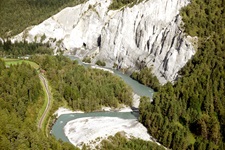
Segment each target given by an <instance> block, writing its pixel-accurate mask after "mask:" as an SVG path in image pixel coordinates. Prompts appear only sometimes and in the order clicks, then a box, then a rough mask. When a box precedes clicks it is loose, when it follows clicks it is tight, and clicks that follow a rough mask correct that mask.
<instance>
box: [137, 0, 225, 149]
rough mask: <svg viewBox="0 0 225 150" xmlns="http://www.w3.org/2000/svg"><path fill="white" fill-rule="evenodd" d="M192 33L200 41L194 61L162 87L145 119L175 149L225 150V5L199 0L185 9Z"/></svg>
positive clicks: (144, 104) (145, 111) (187, 26)
mask: <svg viewBox="0 0 225 150" xmlns="http://www.w3.org/2000/svg"><path fill="white" fill-rule="evenodd" d="M181 14H182V16H183V21H184V23H185V25H184V28H185V31H186V33H187V34H190V35H192V36H198V38H199V43H198V46H199V47H198V50H197V53H196V54H195V56H194V58H193V59H192V60H191V61H189V62H188V63H187V65H186V66H185V67H184V68H183V69H182V70H181V71H180V72H179V74H180V76H181V77H182V78H180V79H179V80H178V81H177V82H176V83H175V84H174V85H172V84H171V83H168V84H166V85H165V86H163V87H161V88H160V90H159V91H158V92H157V93H156V94H155V95H154V102H153V103H151V104H149V103H147V102H146V101H145V100H144V98H143V99H142V102H141V104H140V113H141V117H140V120H141V121H142V123H143V124H144V125H145V126H146V127H148V129H149V132H150V134H152V135H153V136H154V137H155V138H157V139H158V140H159V142H161V143H162V144H163V145H164V146H166V147H168V148H172V149H178V150H179V149H199V150H205V149H224V148H225V132H224V131H225V130H224V129H225V108H224V106H225V97H224V95H225V89H224V86H225V61H224V60H225V37H224V35H225V30H224V27H225V17H224V16H225V2H224V1H218V0H211V1H208V0H204V1H203V0H193V1H192V3H191V4H190V5H188V6H187V7H185V8H184V9H183V10H182V13H181Z"/></svg>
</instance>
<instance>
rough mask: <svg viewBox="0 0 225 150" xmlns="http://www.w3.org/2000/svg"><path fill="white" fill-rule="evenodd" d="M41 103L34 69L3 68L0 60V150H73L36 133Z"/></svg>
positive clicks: (68, 145)
mask: <svg viewBox="0 0 225 150" xmlns="http://www.w3.org/2000/svg"><path fill="white" fill-rule="evenodd" d="M42 99H43V89H42V86H41V84H40V81H39V77H38V74H37V71H36V70H35V69H33V68H32V67H31V66H30V65H29V64H27V63H22V64H21V65H11V66H10V67H9V68H6V67H5V63H4V61H2V60H1V59H0V104H1V105H0V147H1V149H4V150H8V149H9V150H10V149H23V150H25V149H58V150H60V149H64V150H66V149H67V150H69V149H75V147H74V146H72V145H71V144H68V143H62V142H61V143H60V142H58V141H56V140H55V139H54V138H53V137H48V138H47V137H46V136H45V135H44V133H43V132H39V131H38V129H37V125H36V124H37V120H36V119H37V116H38V112H39V109H40V108H41V107H42V105H43V100H42Z"/></svg>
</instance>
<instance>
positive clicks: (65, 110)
mask: <svg viewBox="0 0 225 150" xmlns="http://www.w3.org/2000/svg"><path fill="white" fill-rule="evenodd" d="M101 110H102V111H118V112H132V111H133V110H132V109H131V108H130V107H128V106H124V107H122V108H116V109H115V108H111V107H105V106H103V107H102V109H101ZM72 113H84V112H83V111H79V110H78V111H72V110H70V109H68V108H64V107H59V109H58V110H57V111H55V113H54V115H56V118H59V116H60V115H63V114H72Z"/></svg>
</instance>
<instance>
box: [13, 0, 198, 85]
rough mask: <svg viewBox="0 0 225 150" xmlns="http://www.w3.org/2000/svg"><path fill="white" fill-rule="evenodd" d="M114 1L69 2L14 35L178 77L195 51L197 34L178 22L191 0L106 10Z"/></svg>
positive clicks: (110, 62) (156, 0) (169, 78)
mask: <svg viewBox="0 0 225 150" xmlns="http://www.w3.org/2000/svg"><path fill="white" fill-rule="evenodd" d="M110 3H111V1H110V0H89V1H87V2H86V3H85V4H81V5H78V6H75V7H70V8H66V9H64V10H62V11H61V12H59V13H58V14H56V15H54V16H52V17H51V18H49V19H47V20H46V21H44V22H43V23H41V24H39V25H37V26H34V27H30V28H28V29H26V30H25V31H24V32H23V33H21V34H19V35H18V36H15V37H14V38H13V39H12V41H14V40H17V41H20V40H22V39H23V38H25V39H26V40H27V41H29V42H33V41H35V40H36V41H37V42H51V43H52V46H53V47H60V48H61V49H63V50H65V53H69V54H74V55H76V56H78V57H81V58H82V57H86V56H88V57H92V58H93V59H92V61H93V62H94V61H96V60H98V59H100V60H103V61H105V62H106V63H107V65H108V66H109V67H112V66H113V64H117V65H118V67H119V68H123V69H130V70H138V69H140V67H142V66H148V67H152V69H153V73H154V74H155V75H156V76H157V78H158V79H159V81H160V82H161V83H162V84H164V83H166V82H167V81H174V80H175V79H176V78H177V72H178V71H179V70H180V69H181V68H182V67H183V66H184V65H185V64H186V63H187V61H188V60H189V59H190V58H191V57H192V56H193V55H194V53H195V50H194V47H193V45H192V42H191V41H193V38H191V37H186V36H185V35H184V33H183V31H182V29H181V28H180V25H181V17H180V16H179V10H180V9H181V8H182V7H184V6H186V5H187V4H188V3H189V2H188V0H148V1H144V2H142V3H140V4H138V5H135V6H133V7H132V8H129V7H124V8H123V9H121V10H115V11H112V10H108V7H109V5H110ZM43 35H45V36H43ZM41 37H42V38H41ZM43 37H45V38H43Z"/></svg>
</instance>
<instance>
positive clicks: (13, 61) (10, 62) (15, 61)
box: [2, 58, 39, 70]
mask: <svg viewBox="0 0 225 150" xmlns="http://www.w3.org/2000/svg"><path fill="white" fill-rule="evenodd" d="M2 60H3V61H4V62H5V65H6V66H10V65H17V64H22V63H27V64H30V65H31V67H33V68H34V69H36V70H37V69H39V65H38V64H36V63H35V62H32V61H29V60H22V59H11V58H3V59H2Z"/></svg>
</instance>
